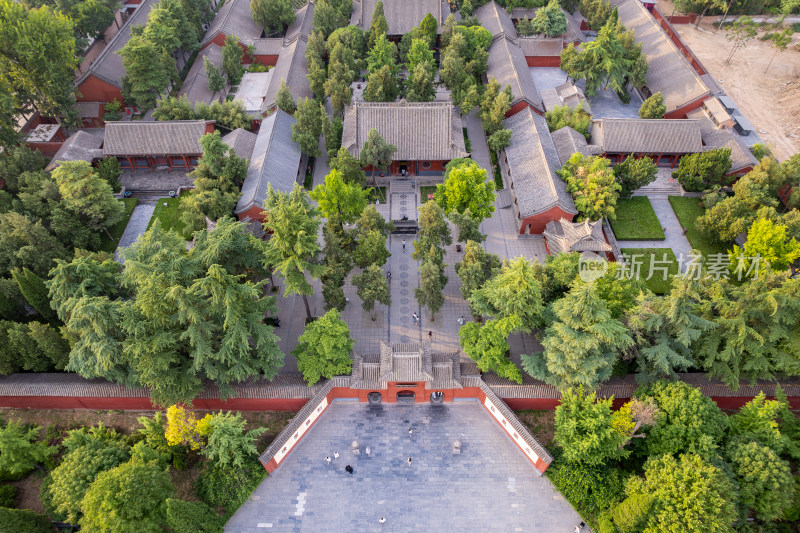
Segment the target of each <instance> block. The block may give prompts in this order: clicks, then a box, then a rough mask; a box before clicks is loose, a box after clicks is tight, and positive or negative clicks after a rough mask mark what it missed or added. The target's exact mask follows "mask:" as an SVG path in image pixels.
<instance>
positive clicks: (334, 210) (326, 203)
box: [308, 170, 369, 227]
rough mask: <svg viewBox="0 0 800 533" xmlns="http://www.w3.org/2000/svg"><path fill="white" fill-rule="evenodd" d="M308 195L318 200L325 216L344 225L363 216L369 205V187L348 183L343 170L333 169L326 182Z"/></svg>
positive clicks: (341, 225) (326, 177)
mask: <svg viewBox="0 0 800 533" xmlns="http://www.w3.org/2000/svg"><path fill="white" fill-rule="evenodd" d="M308 196H309V197H310V198H311V199H312V200H314V201H315V202H317V205H318V207H319V210H320V211H321V212H322V214H323V216H325V218H327V219H328V220H329V221H333V222H334V223H338V224H339V225H340V227H344V224H352V223H353V222H355V221H356V219H358V217H359V216H361V212H362V211H364V208H365V207H366V206H367V197H368V196H369V189H367V190H364V189H362V188H361V187H360V186H359V185H357V184H354V183H346V182H345V181H344V176H343V175H342V173H341V172H339V171H338V170H331V171H330V172H329V173H328V175H327V176H325V183H323V184H320V185H317V186H316V187H315V188H314V190H313V191H311V192H310V193H309V195H308Z"/></svg>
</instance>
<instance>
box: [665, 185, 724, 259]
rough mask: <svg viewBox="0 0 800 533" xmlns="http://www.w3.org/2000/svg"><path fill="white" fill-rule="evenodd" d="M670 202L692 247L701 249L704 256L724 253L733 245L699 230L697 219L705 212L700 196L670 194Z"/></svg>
mask: <svg viewBox="0 0 800 533" xmlns="http://www.w3.org/2000/svg"><path fill="white" fill-rule="evenodd" d="M669 203H670V205H671V206H672V210H673V211H675V215H676V216H677V217H678V220H679V221H680V223H681V226H682V227H684V228H686V230H687V231H686V238H687V239H689V243H690V244H691V245H692V248H695V249H696V250H698V251H700V253H701V254H703V257H708V256H709V255H711V254H718V253H723V254H724V253H727V252H728V250H729V249H730V248H732V247H733V244H727V245H725V244H717V243H715V242H712V241H711V240H709V239H708V238H707V237H706V236H705V235H703V234H702V233H700V232H699V231H698V230H697V228H696V227H695V221H696V220H697V218H698V217H700V216H702V215H703V213H705V209H704V208H703V204H702V203H701V201H700V198H689V197H686V196H670V197H669Z"/></svg>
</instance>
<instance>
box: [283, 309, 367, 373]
mask: <svg viewBox="0 0 800 533" xmlns="http://www.w3.org/2000/svg"><path fill="white" fill-rule="evenodd" d="M354 345H355V341H354V340H353V339H352V338H351V337H350V328H349V327H348V326H347V323H346V322H345V321H344V320H342V319H341V317H340V315H339V311H337V310H336V309H331V310H330V311H328V312H327V313H325V315H323V316H322V317H320V318H318V319H317V320H315V321H314V322H311V323H310V324H308V325H307V326H306V329H305V330H304V331H303V334H302V335H300V338H298V339H297V348H295V349H294V350H293V351H292V355H294V356H295V357H296V358H297V368H298V370H300V372H301V373H302V374H303V378H304V379H305V380H306V383H308V385H309V386H311V385H313V384H314V383H316V382H317V381H319V380H320V379H321V378H327V379H330V378H332V377H333V376H340V375H344V374H349V373H350V369H351V367H352V364H353V363H352V361H351V359H350V352H351V351H352V350H353V346H354Z"/></svg>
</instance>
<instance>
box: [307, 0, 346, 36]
mask: <svg viewBox="0 0 800 533" xmlns="http://www.w3.org/2000/svg"><path fill="white" fill-rule="evenodd" d="M352 11H353V2H352V0H322V1H320V2H317V5H316V6H315V8H314V29H315V30H317V31H320V32H322V34H323V35H324V36H325V37H327V36H328V35H330V34H331V33H333V31H334V30H335V29H336V28H342V27H344V26H347V24H348V23H349V22H350V13H351V12H352Z"/></svg>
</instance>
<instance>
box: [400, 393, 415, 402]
mask: <svg viewBox="0 0 800 533" xmlns="http://www.w3.org/2000/svg"><path fill="white" fill-rule="evenodd" d="M416 398H417V395H416V393H415V392H414V391H413V390H401V391H398V393H397V403H414V402H416V401H417V400H416Z"/></svg>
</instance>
